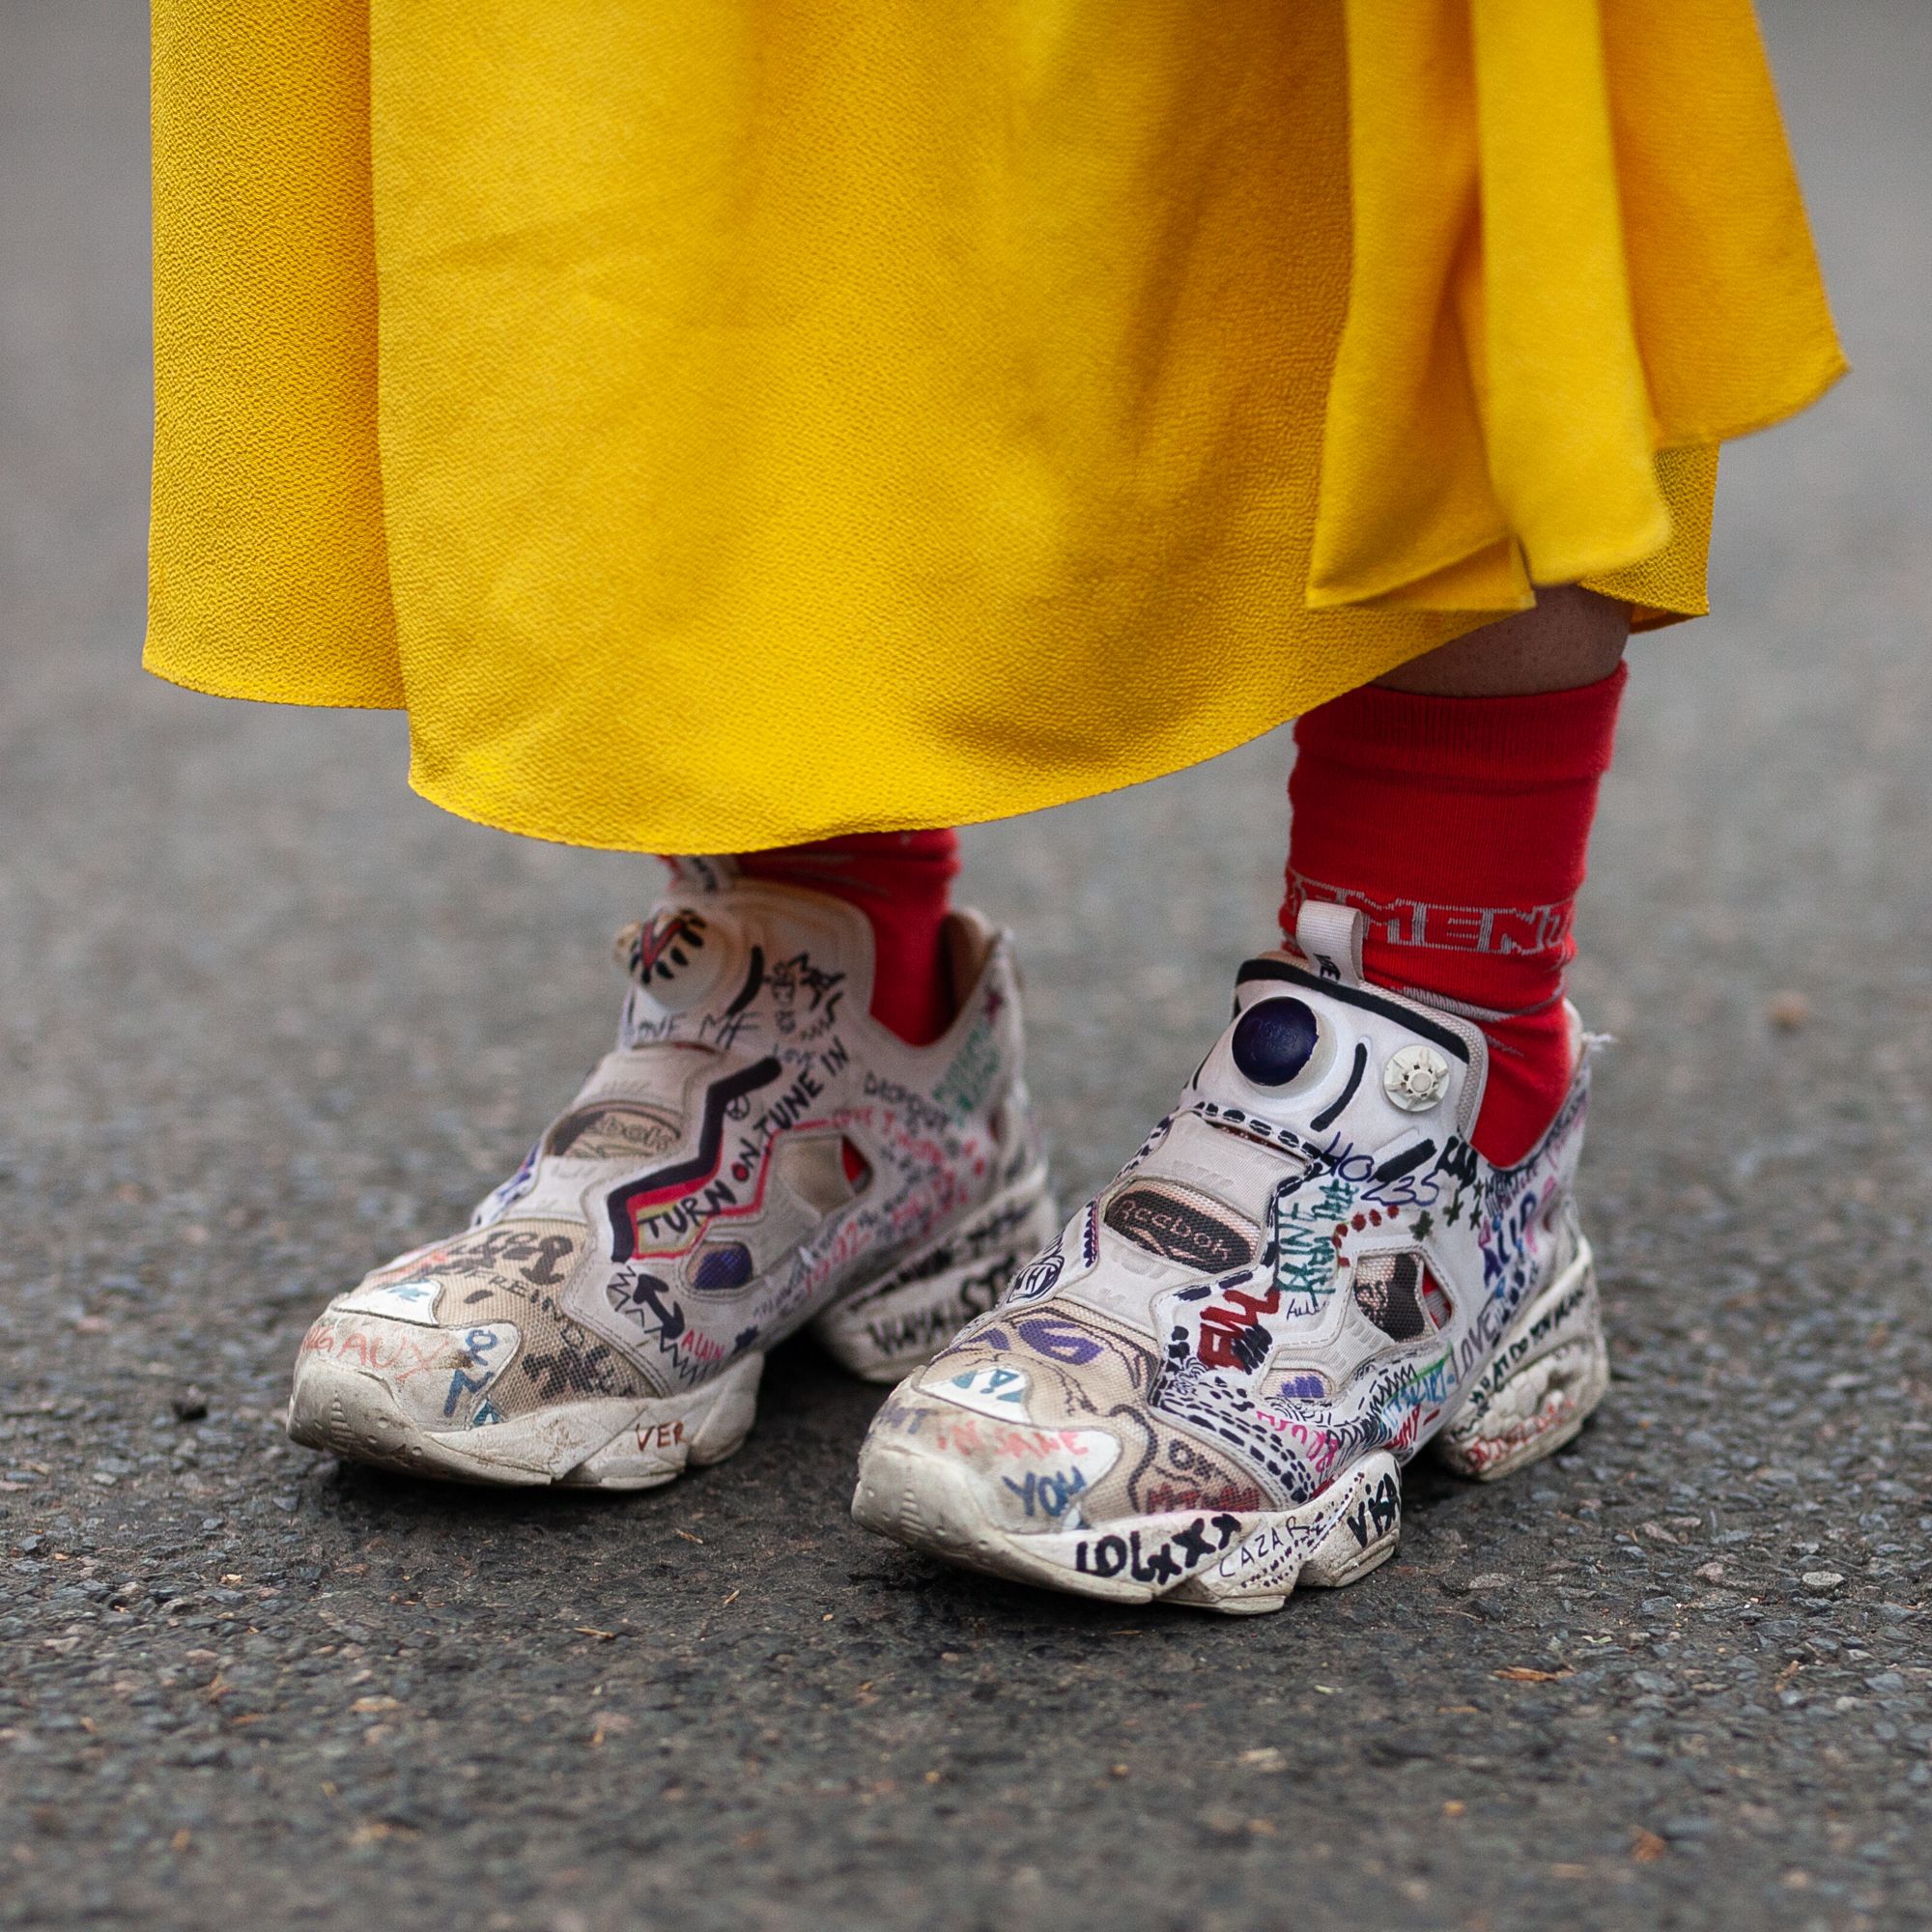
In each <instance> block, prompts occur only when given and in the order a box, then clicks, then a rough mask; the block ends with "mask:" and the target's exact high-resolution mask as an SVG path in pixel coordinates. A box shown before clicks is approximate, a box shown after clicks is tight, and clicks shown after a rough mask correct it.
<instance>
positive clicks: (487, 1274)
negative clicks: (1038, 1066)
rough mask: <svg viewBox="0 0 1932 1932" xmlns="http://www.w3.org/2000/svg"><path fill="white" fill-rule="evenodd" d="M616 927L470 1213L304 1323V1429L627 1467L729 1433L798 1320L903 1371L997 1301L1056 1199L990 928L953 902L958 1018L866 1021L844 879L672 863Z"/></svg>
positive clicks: (371, 1442) (496, 1456) (579, 1469)
mask: <svg viewBox="0 0 1932 1932" xmlns="http://www.w3.org/2000/svg"><path fill="white" fill-rule="evenodd" d="M680 883H682V884H683V885H684V886H686V888H687V889H688V890H691V891H693V893H694V895H695V896H694V899H693V900H692V901H690V902H684V903H671V904H668V905H666V906H664V907H661V908H660V909H659V910H658V912H657V913H656V914H655V915H654V916H653V918H652V919H651V920H650V921H648V922H646V923H642V924H640V925H639V926H636V927H633V928H631V929H630V930H629V931H628V932H627V933H626V934H625V935H623V936H622V940H621V956H622V957H623V959H624V961H625V963H626V965H627V966H628V968H629V970H630V973H631V976H632V978H633V980H634V981H635V984H634V985H633V987H632V990H631V992H630V994H629V996H628V999H627V1002H626V1006H625V1010H624V1017H623V1023H622V1026H621V1029H620V1032H619V1037H618V1044H617V1047H616V1050H615V1051H613V1052H612V1053H610V1054H608V1055H606V1057H605V1058H604V1060H602V1061H601V1062H600V1063H599V1064H598V1065H597V1066H596V1067H595V1068H594V1069H593V1070H592V1072H591V1074H590V1077H589V1079H588V1080H587V1081H586V1082H585V1083H584V1086H583V1088H582V1091H581V1092H580V1093H579V1094H578V1095H577V1097H576V1099H575V1100H573V1101H572V1103H571V1105H570V1106H569V1108H567V1109H566V1110H565V1112H564V1113H563V1114H562V1115H561V1116H560V1117H559V1118H558V1119H557V1120H556V1121H554V1122H552V1124H551V1126H550V1127H549V1128H548V1129H547V1130H546V1131H545V1133H544V1135H543V1137H542V1138H541V1139H540V1140H539V1141H538V1143H537V1145H536V1146H535V1147H534V1148H533V1149H532V1150H531V1151H530V1153H529V1155H528V1156H527V1157H526V1159H525V1161H524V1163H523V1165H522V1166H521V1167H519V1169H518V1170H517V1172H516V1173H515V1174H514V1175H512V1176H511V1178H510V1179H508V1180H506V1181H505V1182H504V1183H503V1184H502V1185H501V1186H500V1187H498V1188H497V1189H496V1190H495V1191H494V1192H493V1193H492V1194H491V1195H490V1196H489V1197H488V1198H487V1199H486V1200H485V1201H484V1202H483V1203H482V1205H481V1206H480V1207H479V1208H477V1210H476V1213H475V1215H474V1216H473V1217H472V1219H471V1223H470V1226H469V1229H468V1230H467V1231H466V1232H465V1233H463V1234H461V1235H458V1236H453V1237H451V1238H450V1239H448V1240H445V1241H441V1242H437V1243H432V1244H431V1245H429V1246H427V1247H424V1248H419V1249H416V1250H415V1251H414V1252H412V1253H411V1254H408V1255H404V1256H402V1257H401V1258H400V1259H398V1260H397V1261H394V1262H391V1263H388V1264H385V1265H384V1266H383V1267H380V1268H377V1269H376V1270H374V1271H373V1272H372V1273H370V1274H368V1275H366V1276H365V1277H364V1278H363V1279H362V1281H361V1282H360V1283H359V1284H358V1285H357V1286H356V1287H355V1288H354V1289H352V1290H351V1291H350V1292H349V1293H346V1294H342V1295H339V1296H338V1297H337V1298H336V1299H335V1300H334V1301H332V1302H331V1303H330V1304H329V1305H328V1307H327V1309H326V1310H325V1311H324V1312H323V1314H322V1315H321V1317H320V1318H319V1319H318V1320H317V1321H315V1323H314V1324H313V1326H312V1327H311V1328H310V1330H309V1332H308V1335H307V1337H306V1338H305V1340H304V1341H303V1344H302V1347H301V1351H300V1354H299V1357H298V1362H297V1367H296V1376H295V1388H294V1392H293V1396H292V1398H291V1402H290V1406H289V1413H288V1427H289V1433H290V1435H292V1436H293V1437H294V1438H295V1440H296V1441H298V1442H300V1443H302V1444H304V1445H306V1446H308V1447H311V1448H316V1449H324V1450H331V1451H333V1452H334V1453H336V1454H337V1455H340V1456H345V1457H349V1458H351V1459H352V1460H355V1461H356V1462H361V1463H374V1464H376V1465H378V1466H381V1467H384V1468H389V1469H397V1470H401V1471H405V1472H407V1473H409V1474H412V1475H419V1476H440V1477H447V1478H453V1479H456V1480H459V1481H469V1482H478V1483H504V1484H516V1485H535V1484H559V1485H565V1486H569V1487H575V1488H592V1489H611V1490H637V1489H648V1488H652V1487H654V1486H655V1485H657V1484H659V1483H664V1482H668V1481H669V1480H670V1479H671V1478H672V1477H673V1476H675V1475H677V1474H678V1473H679V1472H680V1471H681V1470H683V1469H685V1468H687V1467H689V1466H692V1465H694V1464H703V1463H715V1462H718V1461H720V1460H721V1459H722V1458H724V1457H725V1456H728V1455H730V1454H731V1452H732V1451H733V1450H734V1449H736V1448H737V1447H738V1446H739V1444H740V1443H742V1442H743V1441H744V1439H745V1436H746V1435H747V1433H748V1432H749V1431H750V1429H751V1427H752V1422H753V1415H754V1414H755V1410H756V1404H757V1388H758V1378H759V1377H760V1375H761V1374H762V1372H763V1367H764V1360H765V1357H766V1355H767V1354H768V1353H769V1352H770V1350H772V1349H773V1348H774V1347H775V1346H776V1345H777V1344H778V1343H779V1342H781V1341H782V1340H784V1339H785V1337H787V1336H789V1335H791V1334H794V1333H796V1332H798V1331H799V1330H800V1329H803V1328H810V1329H811V1330H812V1331H813V1332H814V1333H815V1334H816V1335H817V1336H818V1337H819V1339H820V1340H821V1342H822V1343H823V1344H824V1345H825V1347H826V1348H827V1349H829V1350H831V1352H832V1353H833V1354H834V1355H835V1356H836V1357H837V1358H838V1360H839V1361H840V1362H842V1363H843V1364H844V1365H845V1366H846V1367H847V1368H849V1369H851V1370H853V1371H855V1372H856V1373H857V1374H859V1375H862V1376H868V1377H871V1378H874V1379H879V1380H896V1379H897V1378H900V1377H902V1376H903V1375H905V1374H906V1372H907V1371H908V1370H910V1369H913V1368H916V1367H917V1366H918V1365H919V1364H920V1363H922V1362H923V1361H924V1360H925V1359H926V1358H927V1357H928V1356H930V1355H931V1354H932V1352H933V1351H934V1350H936V1349H938V1348H940V1347H941V1346H942V1345H943V1344H944V1343H945V1342H946V1341H948V1340H949V1339H950V1338H951V1336H952V1334H953V1333H954V1332H955V1331H956V1330H957V1329H958V1328H959V1327H961V1326H962V1325H963V1324H965V1323H966V1322H968V1321H972V1320H973V1319H974V1318H975V1317H977V1316H980V1315H983V1314H984V1313H986V1312H987V1311H988V1310H989V1309H990V1308H991V1307H992V1306H993V1304H994V1302H995V1301H996V1299H997V1298H998V1295H999V1293H1000V1292H1001V1290H1002V1288H1003V1286H1004V1284H1005V1283H1006V1281H1007V1280H1008V1279H1009V1277H1010V1276H1011V1275H1012V1273H1013V1272H1014V1270H1015V1269H1016V1268H1017V1267H1018V1266H1019V1264H1021V1263H1022V1262H1023V1261H1024V1260H1025V1259H1026V1258H1027V1257H1028V1256H1029V1255H1031V1254H1033V1253H1034V1252H1035V1251H1036V1250H1037V1248H1038V1247H1039V1246H1040V1244H1041V1243H1042V1242H1044V1241H1046V1240H1048V1239H1050V1238H1051V1236H1052V1234H1053V1230H1054V1225H1055V1215H1054V1211H1053V1206H1052V1202H1051V1200H1050V1197H1049V1195H1048V1191H1047V1179H1046V1169H1045V1163H1044V1161H1043V1159H1042V1157H1041V1154H1040V1150H1039V1139H1038V1135H1037V1131H1036V1130H1035V1127H1034V1124H1033V1119H1032V1113H1031V1109H1030V1107H1029V1105H1028V1101H1027V1094H1026V1086H1025V1082H1024V1080H1023V1079H1022V1077H1021V1073H1020V1059H1021V1050H1022V1040H1021V1028H1020V1017H1019V987H1018V979H1017V975H1016V973H1015V970H1014V967H1013V964H1012V959H1011V953H1010V948H1009V942H1008V940H1007V938H1006V936H1005V935H1004V934H1002V933H998V932H996V931H994V929H993V928H992V927H991V926H989V925H987V923H985V922H984V921H983V920H981V919H980V918H979V916H978V915H977V914H972V913H964V912H962V913H955V914H952V915H951V916H950V917H949V921H948V923H947V927H946V941H947V944H948V946H949V949H950V967H951V972H952V982H953V984H954V985H955V986H959V987H962V988H964V989H966V990H965V993H964V997H963V998H962V999H961V1001H960V1006H959V1011H958V1013H957V1015H956V1017H955V1018H954V1020H953V1022H952V1025H951V1027H950V1028H949V1029H948V1030H947V1032H946V1034H945V1035H944V1036H943V1037H941V1038H940V1039H938V1040H936V1041H934V1042H933V1043H932V1044H931V1045H929V1046H921V1047H914V1046H909V1045H907V1044H906V1043H905V1042H904V1041H902V1040H900V1039H898V1038H896V1037H895V1036H893V1035H892V1034H890V1033H888V1032H886V1031H885V1030H884V1029H883V1028H881V1027H879V1026H877V1025H876V1024H875V1023H874V1022H873V1021H872V1019H871V1017H870V1013H869V1002H870V990H871V969H872V956H871V928H870V926H869V925H868V924H867V922H866V919H865V917H864V915H863V914H862V913H860V912H859V911H857V910H856V909H855V908H853V907H852V906H850V905H848V904H846V903H845V902H843V901H842V900H839V899H836V898H831V897H828V896H825V895H820V894H816V893H810V892H806V891H803V890H800V889H798V888H794V887H789V886H780V885H775V884H763V883H757V884H744V883H741V882H739V881H738V880H736V879H735V877H734V876H733V875H732V873H731V870H730V868H729V867H728V864H727V863H725V862H705V864H704V865H703V866H702V867H697V866H696V865H695V864H694V863H693V862H687V869H686V870H685V871H684V872H683V873H682V874H681V879H680Z"/></svg>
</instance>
